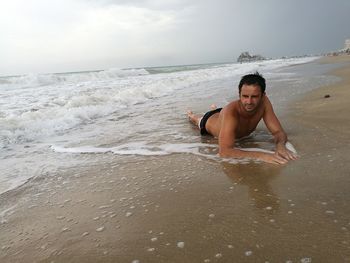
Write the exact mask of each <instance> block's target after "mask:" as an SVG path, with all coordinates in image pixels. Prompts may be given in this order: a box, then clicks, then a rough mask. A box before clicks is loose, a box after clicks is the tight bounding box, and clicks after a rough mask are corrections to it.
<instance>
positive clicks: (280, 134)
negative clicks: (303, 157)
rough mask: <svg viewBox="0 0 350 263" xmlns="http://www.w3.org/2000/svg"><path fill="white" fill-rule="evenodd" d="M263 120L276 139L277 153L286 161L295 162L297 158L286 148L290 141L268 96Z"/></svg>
mask: <svg viewBox="0 0 350 263" xmlns="http://www.w3.org/2000/svg"><path fill="white" fill-rule="evenodd" d="M263 119H264V122H265V125H266V127H267V128H268V130H269V131H270V132H271V134H272V135H273V136H274V138H275V143H276V153H277V154H278V155H280V156H281V157H283V158H284V159H286V160H295V159H296V158H297V156H296V155H295V154H294V153H293V152H291V151H289V150H288V149H287V148H286V142H287V141H288V138H287V134H286V133H285V131H284V130H283V128H282V125H281V123H280V121H279V120H278V118H277V116H276V114H275V112H274V110H273V107H272V104H271V102H270V100H269V99H268V98H267V97H266V96H265V111H264V116H263Z"/></svg>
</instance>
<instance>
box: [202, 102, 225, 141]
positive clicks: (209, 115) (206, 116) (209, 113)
mask: <svg viewBox="0 0 350 263" xmlns="http://www.w3.org/2000/svg"><path fill="white" fill-rule="evenodd" d="M221 110H222V108H217V109H215V110H211V111H208V112H207V113H206V114H204V116H203V117H202V119H201V121H200V123H199V129H200V131H201V135H206V134H209V133H208V131H207V129H206V128H205V124H206V123H207V121H208V119H209V118H210V117H211V116H212V115H214V114H215V113H218V112H220V111H221Z"/></svg>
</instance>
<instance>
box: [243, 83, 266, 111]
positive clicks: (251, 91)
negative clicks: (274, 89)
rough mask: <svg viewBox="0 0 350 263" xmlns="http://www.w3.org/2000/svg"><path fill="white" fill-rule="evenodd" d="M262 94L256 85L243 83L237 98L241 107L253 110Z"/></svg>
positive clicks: (258, 103)
mask: <svg viewBox="0 0 350 263" xmlns="http://www.w3.org/2000/svg"><path fill="white" fill-rule="evenodd" d="M262 97H263V94H262V93H261V89H260V87H259V86H257V85H245V84H244V85H243V86H242V89H241V93H240V94H239V98H240V101H241V104H242V106H243V108H244V109H245V110H246V111H247V112H253V111H255V110H256V109H257V108H258V106H259V105H260V102H261V100H262Z"/></svg>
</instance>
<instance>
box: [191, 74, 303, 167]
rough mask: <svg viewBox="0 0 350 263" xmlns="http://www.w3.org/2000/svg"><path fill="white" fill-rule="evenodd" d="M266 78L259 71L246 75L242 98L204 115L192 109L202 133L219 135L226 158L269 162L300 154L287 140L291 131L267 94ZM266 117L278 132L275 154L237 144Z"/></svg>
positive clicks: (267, 125)
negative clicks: (283, 122) (285, 128)
mask: <svg viewBox="0 0 350 263" xmlns="http://www.w3.org/2000/svg"><path fill="white" fill-rule="evenodd" d="M265 87H266V84H265V79H264V78H263V77H262V76H261V75H260V74H259V73H258V72H256V73H255V74H248V75H245V76H243V77H242V79H241V81H240V83H239V86H238V88H239V100H236V101H232V102H230V103H229V104H228V105H226V106H225V107H224V108H218V109H213V110H212V111H209V112H207V113H206V114H205V115H204V116H203V117H201V116H198V115H195V114H194V113H193V112H192V111H188V112H187V115H188V117H189V119H190V120H191V122H193V123H194V124H195V125H197V126H198V127H199V128H200V131H201V134H202V135H204V134H210V135H212V136H214V137H217V138H218V139H219V155H220V156H221V157H224V158H229V157H232V158H253V159H258V160H261V161H264V162H267V163H275V164H285V163H287V162H288V161H290V160H295V159H296V158H297V156H296V155H295V154H294V153H293V152H291V151H289V150H288V149H287V148H286V146H285V144H286V142H287V135H286V133H285V132H284V130H283V128H282V126H281V124H280V122H279V120H278V119H277V117H276V115H275V113H274V111H273V108H272V105H271V102H270V100H269V99H268V97H267V96H266V94H265ZM261 119H263V120H264V122H265V125H266V127H267V128H268V130H269V131H270V132H271V134H272V135H273V136H274V139H275V143H276V151H275V153H274V154H272V153H265V152H258V151H243V150H240V149H237V148H234V146H235V140H236V139H239V138H242V137H244V136H248V135H249V134H250V133H252V132H253V131H254V130H255V129H256V126H257V125H258V123H259V122H260V120H261Z"/></svg>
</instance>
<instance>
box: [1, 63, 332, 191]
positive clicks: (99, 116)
mask: <svg viewBox="0 0 350 263" xmlns="http://www.w3.org/2000/svg"><path fill="white" fill-rule="evenodd" d="M313 59H315V58H302V59H289V60H272V61H265V62H256V63H248V64H221V65H220V64H215V65H202V66H191V67H187V66H184V67H183V68H181V67H177V68H172V67H170V68H161V69H156V71H155V69H154V68H153V69H149V71H147V70H146V69H129V70H116V69H111V70H107V71H99V72H82V73H66V74H46V75H27V76H18V77H8V78H4V77H3V78H1V84H0V105H1V106H2V107H1V111H0V123H1V127H2V129H1V133H0V147H1V153H0V158H1V164H0V169H1V170H2V174H1V176H0V193H3V192H5V191H7V190H9V189H14V188H16V187H17V186H19V185H21V184H23V183H25V182H26V181H27V180H28V179H30V178H35V177H37V176H43V175H44V174H46V173H50V172H53V171H56V170H57V169H61V168H62V167H67V168H68V167H74V166H76V165H79V164H80V162H81V161H82V159H84V158H82V157H77V156H74V157H73V156H72V155H71V154H67V153H62V149H67V148H68V149H69V148H77V147H83V149H89V152H90V153H92V152H94V150H92V149H95V151H96V152H99V151H101V150H100V149H101V148H103V149H106V148H107V149H120V150H119V151H114V153H115V154H138V155H145V156H147V155H150V154H153V155H157V154H162V153H163V152H162V151H158V152H157V151H154V150H156V147H159V145H162V146H164V147H165V146H166V147H167V151H168V153H179V152H182V153H186V152H187V153H191V152H192V153H194V152H197V153H201V150H200V148H203V147H204V146H205V145H200V143H202V140H201V138H200V137H199V136H198V133H197V131H196V130H195V128H194V127H191V125H189V124H188V122H187V118H186V116H185V112H186V109H188V108H191V109H192V110H193V111H195V112H198V113H204V112H205V111H207V109H208V108H209V105H210V104H212V103H216V104H217V105H218V106H221V105H225V104H226V103H227V102H229V101H230V100H232V99H234V98H237V93H236V88H235V87H236V86H237V84H238V81H239V78H240V77H241V75H242V74H245V73H249V72H254V71H256V70H259V71H260V72H261V73H262V74H264V76H265V77H266V79H267V83H268V88H267V92H268V94H269V96H270V98H271V100H272V101H273V103H274V105H275V108H276V111H277V112H281V111H282V109H283V105H285V103H286V102H287V101H288V100H289V99H290V98H291V97H293V96H296V95H298V94H301V93H303V92H306V91H307V90H310V89H312V88H315V87H317V86H318V85H321V84H324V83H327V82H332V81H335V79H334V78H332V77H329V76H328V77H327V76H324V75H322V73H323V72H324V71H325V70H326V69H329V66H328V65H318V66H317V67H318V70H316V71H314V72H308V74H307V77H305V75H304V71H305V70H307V68H308V66H307V65H308V64H305V65H304V66H301V68H300V69H298V66H290V65H294V64H300V63H304V62H306V61H310V60H313ZM152 70H153V71H152ZM149 72H151V73H149ZM154 73H157V74H154ZM33 94H35V96H34V95H33ZM198 143H199V144H198ZM266 143H268V142H266ZM266 143H265V144H266ZM184 145H186V146H184ZM145 147H146V149H145ZM209 148H210V147H209ZM267 148H268V149H269V146H267ZM55 149H56V150H57V149H60V151H61V152H59V151H56V152H55ZM150 149H151V151H150ZM209 152H210V151H209ZM214 153H215V150H214ZM202 154H206V155H207V156H208V157H209V158H212V157H213V153H210V154H208V153H205V152H204V153H202ZM99 158H103V156H101V155H96V156H94V157H93V158H92V159H93V162H96V163H98V162H99Z"/></svg>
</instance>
